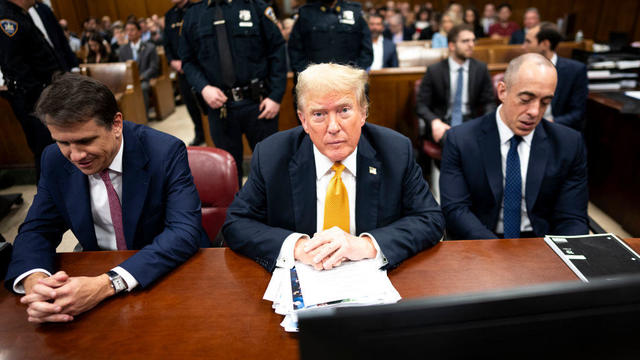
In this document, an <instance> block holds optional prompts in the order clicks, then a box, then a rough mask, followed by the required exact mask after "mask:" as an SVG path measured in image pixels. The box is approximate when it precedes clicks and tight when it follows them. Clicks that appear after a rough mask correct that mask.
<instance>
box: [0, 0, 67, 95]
mask: <svg viewBox="0 0 640 360" xmlns="http://www.w3.org/2000/svg"><path fill="white" fill-rule="evenodd" d="M0 49H2V51H0V69H2V72H3V74H4V77H5V80H6V82H7V85H11V84H9V82H10V81H14V82H16V84H17V86H18V87H19V88H20V89H22V90H24V91H34V93H37V95H39V94H40V91H41V90H42V89H43V88H44V86H46V85H48V84H49V83H50V82H51V76H52V75H53V73H54V72H55V71H64V66H63V65H62V64H61V63H60V60H59V59H58V57H57V56H56V54H55V52H54V49H53V48H52V47H51V45H50V44H49V43H48V42H47V40H46V39H45V37H44V35H43V34H42V32H40V30H39V29H38V28H37V27H36V26H35V24H34V23H33V20H32V19H31V17H30V16H29V14H28V13H27V12H26V11H25V10H24V9H22V8H21V7H19V6H17V5H15V4H13V3H10V2H8V1H7V0H0Z"/></svg>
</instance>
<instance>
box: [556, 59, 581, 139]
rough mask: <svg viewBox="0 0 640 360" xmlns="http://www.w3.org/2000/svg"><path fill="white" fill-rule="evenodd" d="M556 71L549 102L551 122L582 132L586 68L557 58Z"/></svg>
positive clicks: (571, 61)
mask: <svg viewBox="0 0 640 360" xmlns="http://www.w3.org/2000/svg"><path fill="white" fill-rule="evenodd" d="M556 70H557V71H558V85H557V86H556V93H555V95H554V96H553V100H552V101H551V112H552V114H553V121H554V122H557V123H558V124H562V125H566V126H568V127H571V128H573V129H576V130H578V131H582V130H583V129H584V114H585V111H586V108H587V96H589V80H588V79H587V67H586V66H585V65H584V64H583V63H581V62H578V61H575V60H571V59H566V58H562V57H559V56H558V61H557V63H556Z"/></svg>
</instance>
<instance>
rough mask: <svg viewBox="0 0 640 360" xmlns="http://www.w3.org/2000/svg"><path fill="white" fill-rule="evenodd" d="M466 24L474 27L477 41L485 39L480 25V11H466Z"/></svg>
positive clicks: (470, 8) (470, 9)
mask: <svg viewBox="0 0 640 360" xmlns="http://www.w3.org/2000/svg"><path fill="white" fill-rule="evenodd" d="M464 23H465V24H467V25H470V26H471V27H472V29H473V34H474V35H475V36H476V39H479V38H481V37H484V30H483V29H482V25H480V19H478V10H476V8H474V7H469V8H467V9H466V10H465V11H464Z"/></svg>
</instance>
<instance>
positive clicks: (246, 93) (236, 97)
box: [222, 79, 266, 101]
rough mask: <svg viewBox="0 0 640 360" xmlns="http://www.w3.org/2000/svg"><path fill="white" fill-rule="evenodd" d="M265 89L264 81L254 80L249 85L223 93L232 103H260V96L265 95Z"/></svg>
mask: <svg viewBox="0 0 640 360" xmlns="http://www.w3.org/2000/svg"><path fill="white" fill-rule="evenodd" d="M265 89H266V88H265V83H264V81H263V80H258V79H254V80H252V81H251V84H249V85H246V86H238V87H234V88H231V89H226V90H223V91H222V92H223V93H224V94H225V95H226V96H227V98H229V100H230V101H242V100H245V99H250V100H255V101H260V96H262V95H264V93H265Z"/></svg>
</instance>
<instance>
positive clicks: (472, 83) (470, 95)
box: [467, 59, 477, 114]
mask: <svg viewBox="0 0 640 360" xmlns="http://www.w3.org/2000/svg"><path fill="white" fill-rule="evenodd" d="M476 73H477V71H476V63H475V62H474V61H473V59H469V84H468V85H467V99H468V100H467V102H468V103H469V111H470V113H471V114H473V111H474V110H475V109H473V105H472V102H473V101H474V100H475V99H476V96H475V94H477V92H476V77H475V75H476Z"/></svg>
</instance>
